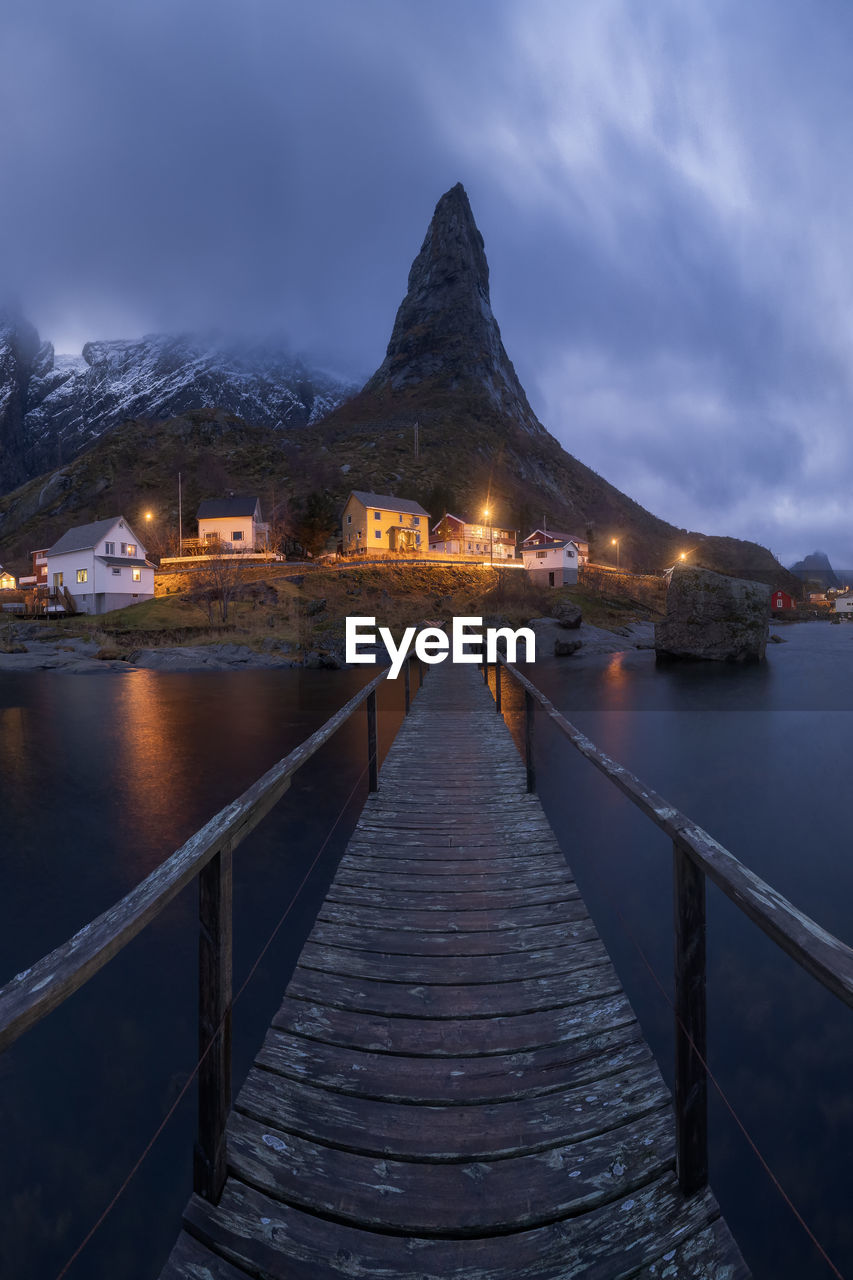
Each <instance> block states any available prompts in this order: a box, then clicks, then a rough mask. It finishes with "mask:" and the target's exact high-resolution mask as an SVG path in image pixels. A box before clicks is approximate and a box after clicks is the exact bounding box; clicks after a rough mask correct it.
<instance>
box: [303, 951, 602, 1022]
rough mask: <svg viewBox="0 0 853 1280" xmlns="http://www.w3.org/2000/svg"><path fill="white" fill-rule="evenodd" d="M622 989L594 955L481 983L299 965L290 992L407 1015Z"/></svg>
mask: <svg viewBox="0 0 853 1280" xmlns="http://www.w3.org/2000/svg"><path fill="white" fill-rule="evenodd" d="M618 990H619V980H618V978H617V977H616V974H615V973H614V972H613V966H612V965H611V964H610V962H609V961H608V960H607V959H606V958H605V959H603V960H602V959H600V958H596V959H592V960H590V961H588V967H587V968H585V969H578V970H576V971H574V972H573V973H565V974H559V975H557V976H548V977H546V978H535V979H530V980H521V981H517V982H496V983H489V984H486V983H484V984H483V985H481V986H473V985H470V984H466V983H460V984H452V983H450V984H447V985H446V986H438V985H429V984H427V983H424V982H420V983H412V984H406V983H397V982H375V981H373V980H372V979H370V978H345V977H339V976H338V975H332V974H325V973H317V972H316V971H315V970H314V969H305V968H303V967H302V965H297V967H296V970H295V971H294V974H293V977H292V979H291V981H290V984H289V985H288V988H287V991H288V994H289V995H292V996H296V997H297V998H298V999H300V1000H310V1001H312V1002H315V1003H317V1004H328V1005H331V1006H332V1007H333V1008H337V1009H355V1010H359V1011H360V1012H362V1013H384V1014H390V1015H391V1016H394V1017H402V1018H446V1017H457V1018H466V1017H468V1018H483V1017H492V1018H495V1017H500V1016H504V1017H506V1016H507V1015H509V1014H519V1013H532V1012H534V1011H536V1010H539V1009H556V1008H562V1007H563V1006H565V1005H568V1004H574V1003H576V1002H577V1001H579V1000H591V999H594V998H596V997H598V996H603V995H611V994H612V993H613V992H614V991H618Z"/></svg>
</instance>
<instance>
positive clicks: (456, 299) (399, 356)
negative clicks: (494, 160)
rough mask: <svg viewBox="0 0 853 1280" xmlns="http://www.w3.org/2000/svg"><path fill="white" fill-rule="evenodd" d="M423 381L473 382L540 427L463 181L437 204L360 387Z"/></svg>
mask: <svg viewBox="0 0 853 1280" xmlns="http://www.w3.org/2000/svg"><path fill="white" fill-rule="evenodd" d="M424 384H433V385H436V384H439V385H441V386H443V387H445V388H447V389H449V390H462V389H463V388H465V387H466V386H470V385H472V384H474V385H477V386H478V388H479V389H481V390H483V391H485V393H486V395H487V397H488V399H489V400H490V401H491V402H492V405H493V406H494V408H495V409H496V410H497V411H498V412H500V413H504V414H507V415H509V416H511V417H512V418H513V420H514V421H516V422H517V423H518V425H519V426H521V427H523V428H524V430H526V431H529V432H531V433H534V434H536V433H539V434H544V427H543V426H542V425H541V424H540V423H539V421H538V420H537V418H536V415H535V414H534V412H533V410H532V409H531V408H530V405H529V404H528V403H527V396H526V395H525V394H524V388H523V387H522V385H521V383H520V382H519V380H518V376H517V374H516V372H515V369H514V368H513V366H512V361H511V360H510V358H509V356H508V355H507V353H506V351H505V350H504V345H503V342H502V341H501V333H500V329H499V328H498V322H497V320H496V319H495V317H494V314H493V313H492V305H491V301H490V299H489V264H488V263H487V261H486V252H485V246H484V243H483V237H482V235H481V234H480V231H479V229H478V227H477V224H476V222H475V221H474V215H473V213H472V212H471V205H470V204H469V202H468V196H467V195H466V193H465V188H464V187H463V186H462V183H461V182H457V184H456V186H455V187H451V189H450V190H449V191H447V192H445V194H444V195H443V196H442V197H441V199H440V200H439V202H438V204H437V205H436V207H435V213H434V214H433V217H432V221H431V222H430V224H429V229H428V230H427V233H426V237H425V239H424V242H423V244H422V245H421V251H420V253H419V254H418V256H417V257H416V258H415V260H414V262H413V263H412V267H411V270H410V272H409V283H408V291H407V293H406V296H405V298H404V299H403V301H402V302H401V303H400V307H399V310H398V311H397V318H396V320H395V321H394V328H393V331H392V333H391V340H390V342H389V343H388V350H387V353H386V356H385V359H384V361H383V362H382V364H381V365H380V366H379V368H378V369H377V370H376V373H375V374H374V375H373V377H372V378H371V379H370V381H369V382H368V383H367V385H366V386H365V388H364V389H365V391H367V392H377V391H381V390H383V389H384V388H390V389H391V390H392V391H402V390H405V389H406V388H408V387H416V386H423V385H424Z"/></svg>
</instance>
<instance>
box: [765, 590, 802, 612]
mask: <svg viewBox="0 0 853 1280" xmlns="http://www.w3.org/2000/svg"><path fill="white" fill-rule="evenodd" d="M796 607H797V605H796V601H795V600H794V598H793V596H789V595H788V593H787V591H774V592H773V594H772V596H771V597H770V608H771V609H796Z"/></svg>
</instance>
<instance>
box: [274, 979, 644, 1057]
mask: <svg viewBox="0 0 853 1280" xmlns="http://www.w3.org/2000/svg"><path fill="white" fill-rule="evenodd" d="M613 988H614V989H613V990H611V991H610V992H607V993H602V994H599V995H598V996H597V997H595V998H592V999H585V1000H581V1001H578V1002H577V1003H575V1004H570V1005H563V1006H561V1007H559V1008H556V1009H542V1010H537V1011H536V1012H535V1013H526V1014H513V1015H511V1016H509V1017H496V1018H495V1017H492V1018H453V1017H448V1018H440V1019H439V1018H433V1019H430V1018H423V1019H422V1018H398V1017H391V1016H389V1015H387V1014H385V1013H380V1014H373V1013H365V1012H362V1011H355V1010H351V1009H336V1008H333V1007H332V1006H330V1005H323V1004H318V1003H312V1002H310V1001H304V1000H297V999H295V998H293V997H291V996H285V997H284V999H283V1001H282V1003H281V1005H280V1007H279V1009H278V1012H277V1013H276V1015H275V1017H274V1018H273V1026H275V1027H280V1028H281V1029H282V1030H284V1031H293V1032H295V1033H296V1034H298V1035H301V1036H307V1037H310V1038H312V1039H315V1040H323V1041H325V1042H327V1043H329V1044H339V1045H345V1046H352V1047H354V1048H359V1049H368V1050H375V1051H376V1052H384V1053H401V1054H414V1055H416V1056H418V1057H429V1056H432V1055H435V1056H436V1057H469V1056H470V1055H471V1053H472V1051H473V1047H474V1046H476V1050H477V1052H478V1053H480V1054H483V1055H488V1054H495V1053H519V1052H523V1051H526V1050H533V1049H536V1048H537V1047H542V1046H545V1045H552V1044H558V1043H561V1042H563V1041H568V1040H572V1039H574V1038H576V1037H579V1036H587V1035H589V1034H591V1033H597V1032H600V1031H604V1030H607V1029H609V1028H611V1027H615V1026H621V1025H623V1024H624V1023H626V1022H630V1021H632V1020H633V1018H634V1016H635V1015H634V1012H633V1010H632V1008H631V1006H630V1005H629V1003H628V1001H627V1000H626V998H625V995H624V993H623V992H622V990H621V988H620V987H619V986H618V983H614V984H613Z"/></svg>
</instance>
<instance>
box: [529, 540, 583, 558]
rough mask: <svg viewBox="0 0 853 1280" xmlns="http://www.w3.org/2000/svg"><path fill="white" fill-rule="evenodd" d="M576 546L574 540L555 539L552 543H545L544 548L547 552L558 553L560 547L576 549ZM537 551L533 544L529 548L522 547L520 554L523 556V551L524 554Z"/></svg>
mask: <svg viewBox="0 0 853 1280" xmlns="http://www.w3.org/2000/svg"><path fill="white" fill-rule="evenodd" d="M549 536H550V535H549ZM577 545H578V544H577V543H576V542H575V540H574V538H555V539H554V541H553V542H547V543H545V546H546V547H547V548H548V549H549V551H559V549H560V547H568V546H572V547H576V546H577ZM537 549H538V548H537V547H536V544H535V543H533V544H532V545H531V546H529V547H524V546H523V547H522V548H521V550H522V554H524V552H525V551H526V552H529V553H532V552H533V551H536V550H537Z"/></svg>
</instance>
